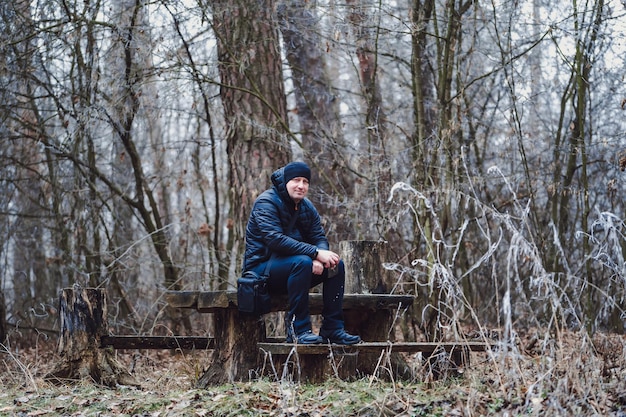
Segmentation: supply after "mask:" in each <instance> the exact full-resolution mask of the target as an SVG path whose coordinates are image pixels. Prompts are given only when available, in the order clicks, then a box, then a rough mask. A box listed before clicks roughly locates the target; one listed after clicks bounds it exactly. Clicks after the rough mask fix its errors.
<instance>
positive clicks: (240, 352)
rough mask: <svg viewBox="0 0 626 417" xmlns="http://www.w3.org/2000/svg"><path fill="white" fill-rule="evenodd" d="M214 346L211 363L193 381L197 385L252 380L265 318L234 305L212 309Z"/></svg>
mask: <svg viewBox="0 0 626 417" xmlns="http://www.w3.org/2000/svg"><path fill="white" fill-rule="evenodd" d="M213 320H214V327H215V334H214V340H215V349H214V350H213V354H212V357H211V365H210V366H209V368H208V369H207V370H206V371H205V372H204V374H203V375H202V376H201V377H200V379H199V380H198V382H197V383H196V387H198V388H206V387H208V386H210V385H219V384H224V383H229V382H235V381H246V380H251V379H253V378H255V377H256V376H257V372H258V369H257V368H258V365H257V364H258V363H259V361H258V359H259V348H258V347H257V343H258V342H260V341H264V340H265V322H264V321H263V319H262V318H261V317H255V316H251V315H249V314H242V313H240V312H239V311H238V310H237V308H235V307H231V308H225V309H221V310H218V311H216V312H215V313H213Z"/></svg>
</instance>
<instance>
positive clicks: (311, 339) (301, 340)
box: [287, 330, 324, 345]
mask: <svg viewBox="0 0 626 417" xmlns="http://www.w3.org/2000/svg"><path fill="white" fill-rule="evenodd" d="M294 339H295V340H294ZM294 342H295V343H297V344H299V345H317V344H319V343H324V339H322V338H321V337H320V336H318V335H316V334H315V333H313V332H312V331H311V330H307V331H306V332H304V333H300V334H299V335H298V336H297V337H295V338H294V337H293V333H292V332H287V343H294Z"/></svg>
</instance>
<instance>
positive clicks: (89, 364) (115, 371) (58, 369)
mask: <svg viewBox="0 0 626 417" xmlns="http://www.w3.org/2000/svg"><path fill="white" fill-rule="evenodd" d="M59 315H60V322H61V333H60V338H59V346H58V353H59V355H60V356H61V361H60V362H59V363H58V364H57V365H56V366H55V367H54V369H53V370H52V371H51V372H50V373H49V374H47V375H46V376H45V379H46V380H48V381H52V382H64V381H66V380H84V379H89V380H91V381H93V382H95V383H97V384H102V385H106V386H109V387H115V386H117V385H134V386H137V385H139V384H138V383H137V382H136V381H135V379H134V378H133V376H132V375H131V374H130V373H129V372H128V371H127V370H126V368H125V367H124V366H122V365H121V364H120V363H118V362H117V360H116V359H115V357H114V356H113V352H112V351H109V350H106V349H100V345H101V338H102V337H103V336H105V335H107V334H108V324H107V303H106V293H105V292H104V290H103V289H101V288H80V287H78V286H75V287H74V288H66V289H64V290H63V291H62V292H61V297H60V304H59Z"/></svg>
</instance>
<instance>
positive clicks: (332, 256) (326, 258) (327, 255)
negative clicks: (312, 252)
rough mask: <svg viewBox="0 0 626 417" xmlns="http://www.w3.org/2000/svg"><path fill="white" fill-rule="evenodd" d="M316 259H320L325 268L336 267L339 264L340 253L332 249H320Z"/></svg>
mask: <svg viewBox="0 0 626 417" xmlns="http://www.w3.org/2000/svg"><path fill="white" fill-rule="evenodd" d="M315 259H316V260H318V261H320V262H321V263H322V264H323V265H324V268H334V267H336V266H337V265H338V264H339V255H337V254H336V253H335V252H333V251H330V250H325V249H318V251H317V258H315Z"/></svg>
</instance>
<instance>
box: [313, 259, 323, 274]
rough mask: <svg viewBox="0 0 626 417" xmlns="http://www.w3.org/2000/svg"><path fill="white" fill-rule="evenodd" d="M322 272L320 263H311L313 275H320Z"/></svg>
mask: <svg viewBox="0 0 626 417" xmlns="http://www.w3.org/2000/svg"><path fill="white" fill-rule="evenodd" d="M323 272H324V265H322V263H321V262H320V261H317V260H315V261H313V275H322V273H323Z"/></svg>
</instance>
